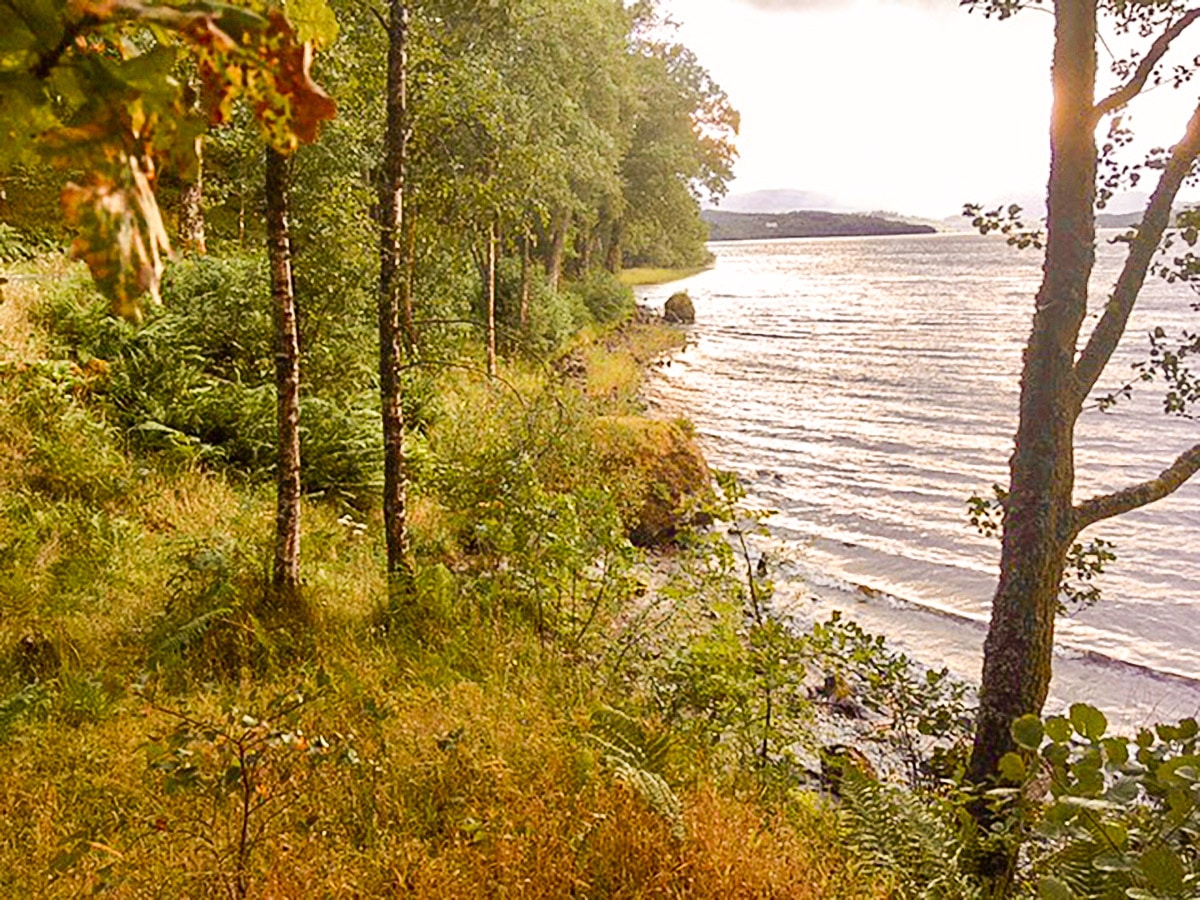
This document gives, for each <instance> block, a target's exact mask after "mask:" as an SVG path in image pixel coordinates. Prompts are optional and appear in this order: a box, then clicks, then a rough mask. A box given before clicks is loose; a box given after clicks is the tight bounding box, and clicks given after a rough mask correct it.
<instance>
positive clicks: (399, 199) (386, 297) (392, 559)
mask: <svg viewBox="0 0 1200 900" xmlns="http://www.w3.org/2000/svg"><path fill="white" fill-rule="evenodd" d="M407 69H408V7H407V5H406V4H405V3H404V2H403V0H391V5H390V7H389V20H388V74H387V126H386V133H385V135H384V145H383V153H384V160H383V168H384V173H385V175H384V184H383V187H382V189H381V196H380V202H379V207H380V213H381V220H382V221H381V229H380V248H379V249H380V252H379V391H380V409H381V415H382V424H383V445H384V467H383V482H384V483H383V522H384V532H385V534H386V537H387V573H388V584H389V590H390V592H391V594H392V597H393V599H404V598H405V597H406V596H408V595H409V594H410V593H411V590H412V587H413V577H414V573H413V566H412V560H411V558H410V553H409V544H408V521H407V516H408V473H407V465H406V461H405V456H404V410H403V406H402V404H401V398H402V391H403V387H402V384H401V379H400V373H401V371H402V369H403V364H404V357H403V349H402V346H401V343H402V340H403V332H402V314H403V306H404V301H403V298H402V293H403V280H404V279H403V274H404V273H403V257H404V252H403V241H404V237H403V235H404V228H403V226H404V180H405V174H406V168H407V161H406V155H407V128H408V93H407V80H408V73H407Z"/></svg>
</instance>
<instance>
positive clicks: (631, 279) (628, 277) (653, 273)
mask: <svg viewBox="0 0 1200 900" xmlns="http://www.w3.org/2000/svg"><path fill="white" fill-rule="evenodd" d="M710 268H712V266H711V265H709V266H696V267H695V268H691V269H648V268H638V269H622V270H621V274H620V275H619V276H618V277H619V278H620V279H621V283H622V284H627V285H629V286H630V287H641V286H643V285H652V284H670V283H671V282H672V281H682V280H683V279H684V278H691V277H692V276H693V275H698V274H700V273H701V272H705V271H707V270H708V269H710Z"/></svg>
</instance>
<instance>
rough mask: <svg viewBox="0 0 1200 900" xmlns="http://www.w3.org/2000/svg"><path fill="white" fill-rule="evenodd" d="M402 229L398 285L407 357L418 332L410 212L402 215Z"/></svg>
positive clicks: (414, 244)
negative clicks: (402, 254) (414, 299)
mask: <svg viewBox="0 0 1200 900" xmlns="http://www.w3.org/2000/svg"><path fill="white" fill-rule="evenodd" d="M401 219H402V225H403V229H404V278H403V280H402V281H401V284H400V306H401V311H402V313H403V315H404V342H405V346H406V349H407V350H408V353H409V355H413V354H415V353H416V352H417V342H418V341H419V340H420V337H421V335H420V332H419V331H418V330H417V316H416V312H415V311H414V310H413V276H414V275H415V272H416V267H417V228H416V222H415V221H414V219H413V216H412V214H411V212H410V214H409V215H406V216H405V215H402V216H401Z"/></svg>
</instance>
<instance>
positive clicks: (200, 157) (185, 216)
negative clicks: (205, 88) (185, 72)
mask: <svg viewBox="0 0 1200 900" xmlns="http://www.w3.org/2000/svg"><path fill="white" fill-rule="evenodd" d="M183 100H184V103H186V104H187V106H188V108H189V109H190V110H192V111H194V112H197V113H198V112H199V109H200V81H199V78H198V77H197V76H196V74H195V73H194V72H193V73H192V75H190V76H189V77H188V78H187V80H186V83H185V86H184V97H183ZM194 149H195V153H196V174H195V177H193V178H190V179H185V181H184V183H183V189H182V190H181V191H180V194H179V243H180V244H181V245H182V248H183V252H184V253H190V254H197V255H200V256H203V255H204V254H205V253H207V252H208V248H207V246H206V244H205V239H204V138H203V137H201V136H200V135H196V139H195V143H194Z"/></svg>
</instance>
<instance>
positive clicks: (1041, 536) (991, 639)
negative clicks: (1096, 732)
mask: <svg viewBox="0 0 1200 900" xmlns="http://www.w3.org/2000/svg"><path fill="white" fill-rule="evenodd" d="M1056 16H1057V24H1056V29H1055V50H1054V74H1053V82H1054V112H1053V120H1052V123H1051V134H1050V145H1051V161H1050V184H1049V205H1048V216H1047V244H1046V262H1045V266H1044V269H1043V276H1042V286H1041V288H1040V290H1039V291H1038V295H1037V308H1036V311H1035V314H1034V320H1033V330H1032V333H1031V335H1030V338H1029V343H1028V346H1027V347H1026V350H1025V363H1024V368H1023V371H1022V375H1021V408H1020V420H1019V423H1018V426H1017V436H1016V448H1015V450H1014V452H1013V456H1012V459H1011V462H1010V473H1011V481H1010V487H1009V494H1008V498H1007V500H1006V504H1005V515H1004V539H1003V546H1002V549H1001V556H1000V581H999V584H998V586H997V588H996V595H995V598H994V599H993V601H992V621H991V627H990V628H989V630H988V636H987V641H986V643H985V645H984V664H983V680H982V683H981V686H980V692H979V716H978V719H977V722H976V728H975V746H974V749H973V751H972V755H971V767H970V773H969V774H970V776H971V778H972V780H974V781H976V782H977V783H982V782H983V781H985V780H986V779H988V778H990V777H991V776H993V775H994V774H995V773H996V771H997V764H998V762H999V760H1000V758H1001V757H1002V756H1003V755H1004V754H1005V753H1007V752H1009V751H1010V750H1012V749H1013V748H1014V742H1013V739H1012V735H1011V733H1010V727H1011V725H1012V722H1013V720H1014V719H1016V718H1018V717H1020V716H1022V715H1026V714H1028V713H1034V714H1040V713H1041V710H1042V705H1043V704H1044V703H1045V701H1046V694H1047V691H1048V690H1049V687H1050V665H1051V652H1052V649H1053V645H1054V617H1055V613H1056V611H1057V604H1058V589H1059V584H1060V583H1061V581H1062V574H1063V568H1064V561H1065V557H1066V552H1067V550H1068V549H1069V547H1070V546H1071V542H1072V541H1073V540H1074V538H1075V536H1076V533H1077V523H1076V521H1075V515H1074V509H1073V506H1072V493H1073V490H1074V485H1075V468H1074V430H1075V421H1076V419H1077V418H1078V416H1079V412H1080V409H1081V400H1082V398H1081V397H1080V396H1079V392H1078V390H1077V384H1076V379H1075V373H1074V364H1075V352H1076V342H1077V340H1078V338H1079V330H1080V326H1081V325H1082V323H1083V319H1084V316H1085V315H1086V313H1087V289H1088V279H1089V277H1090V276H1091V272H1092V265H1093V262H1094V260H1095V237H1096V234H1095V220H1094V214H1093V204H1094V201H1095V193H1096V141H1095V119H1094V116H1093V106H1094V102H1095V82H1096V50H1095V42H1096V2H1095V0H1059V3H1058V4H1057V11H1056Z"/></svg>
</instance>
